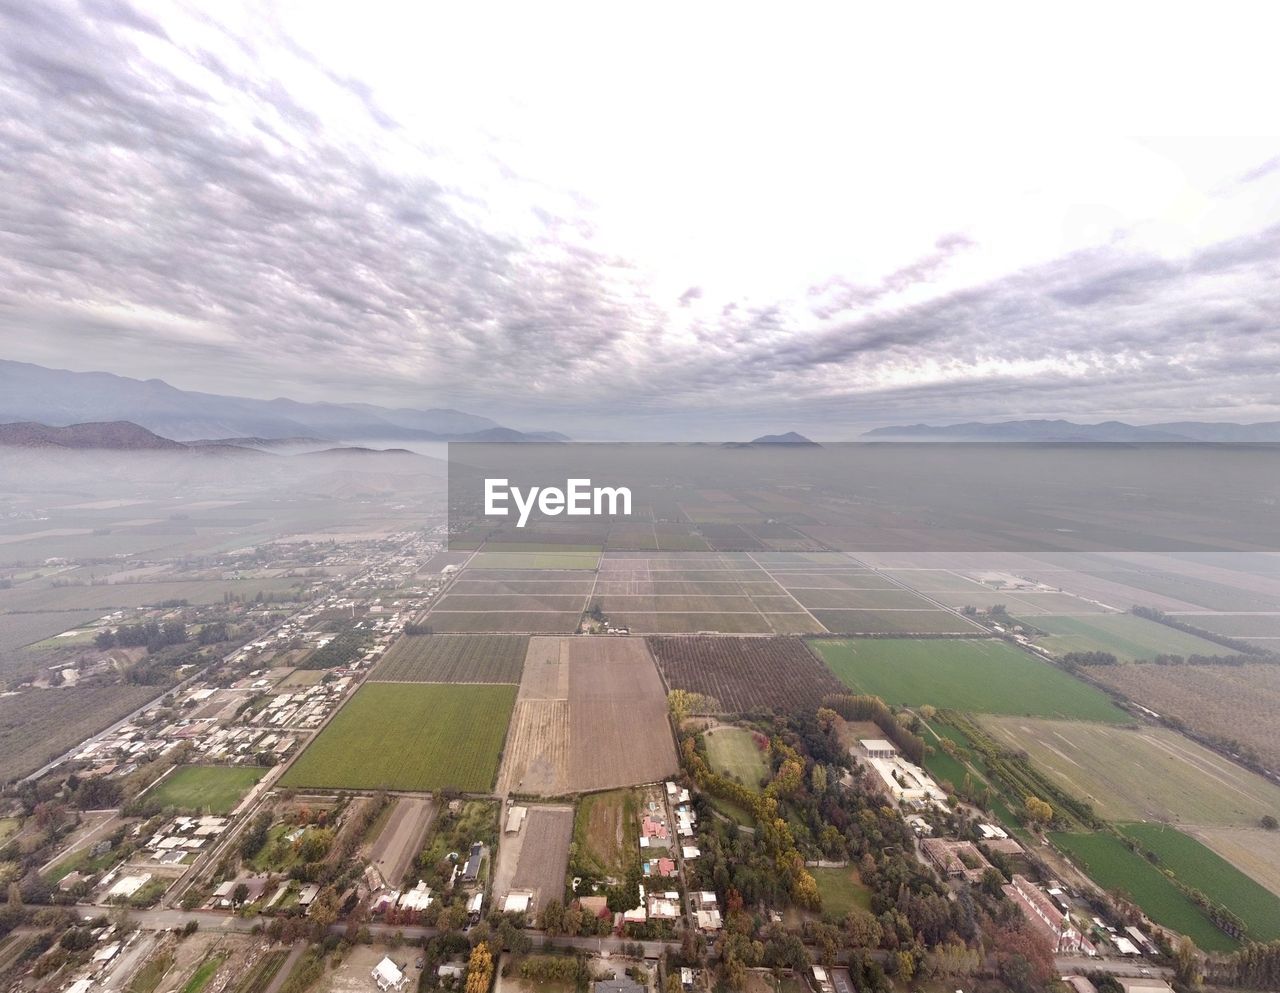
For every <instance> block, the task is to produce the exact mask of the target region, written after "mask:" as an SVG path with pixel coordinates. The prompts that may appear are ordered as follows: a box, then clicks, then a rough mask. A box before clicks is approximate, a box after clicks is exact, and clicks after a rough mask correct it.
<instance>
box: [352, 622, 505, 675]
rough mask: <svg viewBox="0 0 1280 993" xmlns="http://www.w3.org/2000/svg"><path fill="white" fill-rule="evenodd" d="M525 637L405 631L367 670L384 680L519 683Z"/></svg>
mask: <svg viewBox="0 0 1280 993" xmlns="http://www.w3.org/2000/svg"><path fill="white" fill-rule="evenodd" d="M528 648H529V639H528V638H525V637H520V636H517V635H470V636H468V635H449V634H408V635H404V636H403V637H402V638H400V640H399V641H397V642H396V643H395V644H394V645H392V646H391V648H390V650H389V651H388V652H387V654H386V655H385V656H383V659H382V661H381V662H379V663H378V665H377V667H376V668H375V669H374V670H373V672H372V673H370V674H369V680H370V681H371V682H385V683H519V682H520V671H521V670H522V669H523V668H524V656H525V652H526V651H528Z"/></svg>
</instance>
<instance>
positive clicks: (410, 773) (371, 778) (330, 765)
mask: <svg viewBox="0 0 1280 993" xmlns="http://www.w3.org/2000/svg"><path fill="white" fill-rule="evenodd" d="M515 698H516V688H515V687H514V686H505V685H492V686H470V685H458V684H444V683H368V684H366V685H364V686H362V687H361V688H360V689H359V690H358V691H357V692H356V695H355V696H354V697H352V698H351V700H350V701H349V702H348V703H347V704H346V706H344V707H343V708H342V709H341V710H340V711H338V713H337V714H336V715H334V718H333V720H331V721H330V722H329V724H328V725H327V726H326V727H325V729H324V730H323V731H321V732H320V734H319V736H318V737H316V739H315V740H314V741H312V743H311V744H310V745H309V746H308V747H307V750H306V751H305V752H303V753H302V754H301V755H300V756H299V757H298V760H297V761H296V762H294V764H293V765H292V766H291V767H290V768H289V770H288V772H286V773H285V775H284V777H283V779H282V780H281V785H284V786H309V787H321V788H328V789H381V788H386V789H396V790H434V789H441V788H444V787H454V788H456V789H459V790H463V791H465V792H475V793H479V792H487V791H488V790H489V789H491V788H492V787H493V779H494V776H495V775H496V774H497V771H498V757H499V755H500V754H501V752H502V744H503V741H504V740H505V738H506V734H507V722H508V721H509V720H510V718H511V707H512V704H514V703H515Z"/></svg>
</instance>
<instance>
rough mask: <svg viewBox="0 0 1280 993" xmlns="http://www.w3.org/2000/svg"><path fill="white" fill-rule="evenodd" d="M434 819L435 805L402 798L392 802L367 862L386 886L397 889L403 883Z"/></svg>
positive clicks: (421, 798)
mask: <svg viewBox="0 0 1280 993" xmlns="http://www.w3.org/2000/svg"><path fill="white" fill-rule="evenodd" d="M435 816H436V806H435V802H434V801H432V800H429V799H427V798H426V797H408V796H406V797H400V798H399V799H397V800H396V801H395V807H394V809H393V810H392V811H391V815H390V816H389V817H388V818H387V822H386V824H384V825H383V828H382V831H381V832H380V833H379V834H378V837H377V840H375V841H374V843H373V844H372V845H371V846H370V847H369V862H370V863H371V864H373V865H374V866H375V867H377V869H378V871H379V872H381V873H382V878H383V879H384V880H386V882H387V884H388V885H389V886H399V885H400V884H401V882H403V881H404V876H405V873H406V872H408V871H409V868H410V866H412V864H413V860H414V858H415V857H416V856H417V854H418V852H419V851H420V850H421V849H422V839H423V838H425V837H426V834H427V829H428V828H429V827H430V826H431V822H432V820H434V819H435Z"/></svg>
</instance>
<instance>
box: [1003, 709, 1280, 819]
mask: <svg viewBox="0 0 1280 993" xmlns="http://www.w3.org/2000/svg"><path fill="white" fill-rule="evenodd" d="M982 724H983V726H984V727H985V728H986V729H987V730H988V731H990V732H991V733H992V735H993V736H994V737H995V738H996V740H997V741H999V742H1001V743H1002V744H1005V745H1008V746H1009V747H1010V748H1015V749H1022V750H1025V751H1026V752H1027V753H1028V754H1029V755H1030V757H1031V760H1032V762H1034V763H1035V765H1036V766H1037V767H1038V768H1040V769H1043V770H1044V771H1045V772H1047V773H1048V774H1049V775H1050V776H1051V777H1052V778H1053V779H1054V780H1056V781H1057V782H1058V783H1059V784H1060V785H1061V786H1062V787H1063V788H1064V789H1065V790H1067V791H1068V792H1069V793H1071V794H1073V795H1075V796H1077V797H1079V798H1080V799H1083V800H1087V801H1089V802H1090V803H1091V804H1093V807H1094V809H1095V810H1096V811H1097V812H1098V813H1099V814H1100V815H1101V816H1103V817H1105V818H1107V819H1109V820H1115V821H1141V820H1153V821H1163V822H1166V823H1171V824H1184V825H1196V826H1203V827H1212V826H1217V827H1252V826H1254V825H1256V824H1257V823H1258V821H1259V819H1260V818H1262V817H1263V816H1264V815H1266V814H1272V815H1274V814H1275V812H1276V811H1277V810H1280V786H1276V785H1275V784H1273V783H1270V782H1268V781H1267V780H1265V779H1263V778H1262V777H1261V776H1258V775H1255V774H1254V773H1252V772H1249V771H1248V770H1246V769H1244V768H1242V767H1240V766H1238V765H1236V764H1235V763H1234V762H1231V761H1229V760H1228V759H1225V758H1222V757H1221V756H1219V755H1217V754H1216V753H1214V752H1211V751H1209V750H1208V749H1207V748H1204V747H1203V746H1201V745H1198V744H1196V743H1195V742H1193V741H1191V740H1190V739H1188V738H1185V737H1183V736H1182V735H1180V734H1177V733H1176V732H1174V731H1171V730H1169V729H1167V728H1162V727H1143V728H1124V727H1117V726H1114V725H1111V726H1108V725H1105V724H1096V723H1081V722H1076V721H1058V720H1044V719H1037V718H1030V717H984V718H983V719H982ZM1117 756H1124V761H1118V760H1117Z"/></svg>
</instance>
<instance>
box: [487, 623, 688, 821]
mask: <svg viewBox="0 0 1280 993" xmlns="http://www.w3.org/2000/svg"><path fill="white" fill-rule="evenodd" d="M675 769H676V756H675V745H674V743H673V741H672V738H671V731H670V727H669V725H668V722H667V707H666V694H665V692H664V691H663V687H662V681H661V680H660V679H659V678H658V672H657V670H656V669H655V668H654V665H653V659H652V657H651V656H650V655H649V652H648V649H647V648H646V647H645V644H644V642H643V641H642V640H640V639H639V638H614V637H601V638H585V637H575V638H532V639H530V641H529V653H528V655H527V656H526V657H525V665H524V674H523V677H522V679H521V683H520V692H519V694H518V695H517V697H516V707H515V713H514V715H513V721H512V726H511V732H510V735H509V738H508V741H507V747H506V751H505V753H504V756H503V763H502V769H501V771H500V773H499V776H498V792H499V793H500V794H506V793H508V792H517V793H528V794H535V795H541V796H562V795H565V794H568V793H576V792H582V791H589V790H599V789H609V788H612V787H615V786H627V785H631V784H633V783H647V782H654V781H656V780H658V779H661V778H663V777H664V776H667V775H671V774H672V773H674V772H675Z"/></svg>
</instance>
